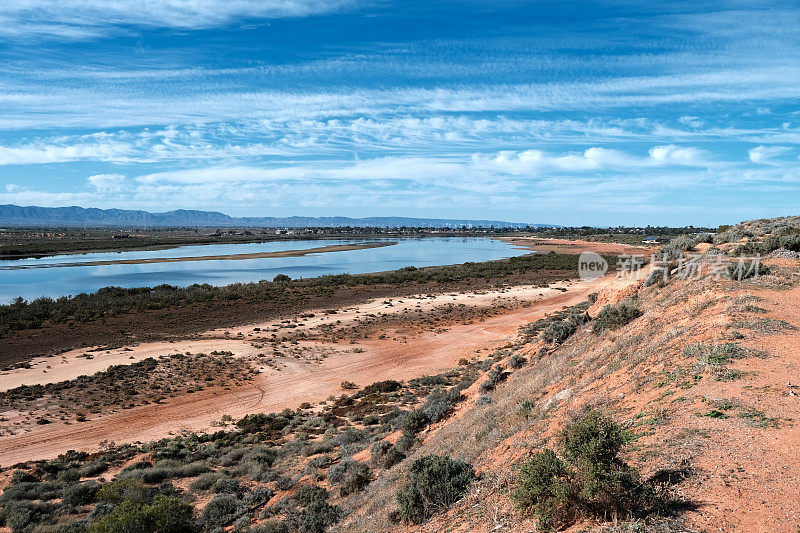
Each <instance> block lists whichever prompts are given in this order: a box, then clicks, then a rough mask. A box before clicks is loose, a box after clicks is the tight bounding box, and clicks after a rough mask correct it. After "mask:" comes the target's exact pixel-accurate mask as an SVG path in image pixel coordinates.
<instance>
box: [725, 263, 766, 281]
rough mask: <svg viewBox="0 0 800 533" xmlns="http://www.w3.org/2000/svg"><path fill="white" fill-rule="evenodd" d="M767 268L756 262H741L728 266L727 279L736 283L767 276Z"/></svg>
mask: <svg viewBox="0 0 800 533" xmlns="http://www.w3.org/2000/svg"><path fill="white" fill-rule="evenodd" d="M769 272H770V270H769V267H768V266H767V265H765V264H762V263H761V262H758V261H742V262H738V263H734V264H732V265H728V277H729V278H731V279H734V280H737V281H742V280H743V279H749V278H757V277H759V276H766V275H767V274H769Z"/></svg>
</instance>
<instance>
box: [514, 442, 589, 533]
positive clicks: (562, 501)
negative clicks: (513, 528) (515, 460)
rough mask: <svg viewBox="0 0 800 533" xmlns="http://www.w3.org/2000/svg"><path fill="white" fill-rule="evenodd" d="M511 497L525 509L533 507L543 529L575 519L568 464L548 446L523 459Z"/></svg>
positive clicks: (573, 495)
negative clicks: (528, 458)
mask: <svg viewBox="0 0 800 533" xmlns="http://www.w3.org/2000/svg"><path fill="white" fill-rule="evenodd" d="M517 480H518V484H517V487H516V488H515V489H514V490H513V491H512V493H511V499H512V500H513V501H514V503H515V504H516V505H517V507H519V508H521V509H523V510H533V512H534V513H535V515H536V518H537V521H538V528H539V529H540V530H542V531H548V530H552V529H557V528H559V527H562V526H564V525H568V524H569V523H571V522H572V521H573V520H574V519H575V514H576V509H575V508H574V505H573V502H574V501H575V499H576V495H575V494H574V488H573V485H572V480H571V479H570V477H569V473H568V471H567V466H566V465H565V464H564V462H563V461H562V460H561V459H559V458H558V457H557V456H556V454H555V453H554V452H553V450H550V449H546V450H544V451H541V452H539V453H537V454H536V455H534V456H533V457H531V459H530V460H529V461H527V462H526V463H524V464H523V465H522V466H521V467H520V469H519V473H518V475H517Z"/></svg>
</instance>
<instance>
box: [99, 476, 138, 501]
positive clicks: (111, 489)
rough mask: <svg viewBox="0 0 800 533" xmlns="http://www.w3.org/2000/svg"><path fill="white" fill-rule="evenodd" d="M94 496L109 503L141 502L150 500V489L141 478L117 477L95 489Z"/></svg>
mask: <svg viewBox="0 0 800 533" xmlns="http://www.w3.org/2000/svg"><path fill="white" fill-rule="evenodd" d="M96 498H97V500H98V501H102V502H109V503H121V502H123V501H129V502H133V503H136V504H143V503H146V502H148V501H149V500H150V498H151V491H150V489H148V488H147V487H146V486H145V485H144V483H143V482H142V480H141V479H138V478H127V479H117V480H114V481H112V482H111V483H106V484H105V485H103V486H102V487H101V488H100V490H99V491H97V495H96Z"/></svg>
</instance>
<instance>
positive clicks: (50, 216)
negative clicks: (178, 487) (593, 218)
mask: <svg viewBox="0 0 800 533" xmlns="http://www.w3.org/2000/svg"><path fill="white" fill-rule="evenodd" d="M0 226H12V227H13V226H61V227H65V226H69V227H79V226H92V227H97V226H107V227H186V226H203V227H265V228H330V227H340V226H351V227H378V228H395V227H401V226H406V227H461V226H473V227H489V226H494V227H496V228H517V227H525V226H531V227H551V225H550V224H526V223H520V222H505V221H501V220H467V219H445V218H409V217H369V218H349V217H231V216H228V215H226V214H224V213H219V212H216V211H192V210H185V209H178V210H176V211H167V212H166V213H150V212H148V211H133V210H128V209H95V208H89V209H87V208H84V207H75V206H72V207H37V206H26V207H21V206H17V205H11V204H8V205H0Z"/></svg>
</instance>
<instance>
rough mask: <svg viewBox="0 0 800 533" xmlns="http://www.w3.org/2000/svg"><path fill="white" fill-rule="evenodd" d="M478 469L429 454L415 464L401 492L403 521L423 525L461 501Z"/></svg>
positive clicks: (398, 500) (412, 465)
mask: <svg viewBox="0 0 800 533" xmlns="http://www.w3.org/2000/svg"><path fill="white" fill-rule="evenodd" d="M474 479H475V470H474V469H473V468H472V465H470V464H468V463H465V462H463V461H458V460H455V459H451V458H450V457H440V456H438V455H426V456H424V457H421V458H419V459H417V460H416V461H414V462H413V463H412V464H411V469H410V477H409V480H408V483H407V484H406V486H405V487H403V488H402V489H401V490H399V491H398V492H397V502H398V503H399V504H400V510H399V516H400V518H401V519H402V520H404V521H406V522H410V523H413V524H420V523H422V522H424V521H425V520H427V519H428V518H430V517H431V516H433V515H434V514H435V513H438V512H441V511H444V510H445V509H447V508H448V507H450V506H451V505H452V504H453V503H455V502H457V501H458V500H460V499H461V498H462V497H463V496H464V494H466V492H467V490H469V486H470V484H471V483H472V481H473V480H474Z"/></svg>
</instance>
